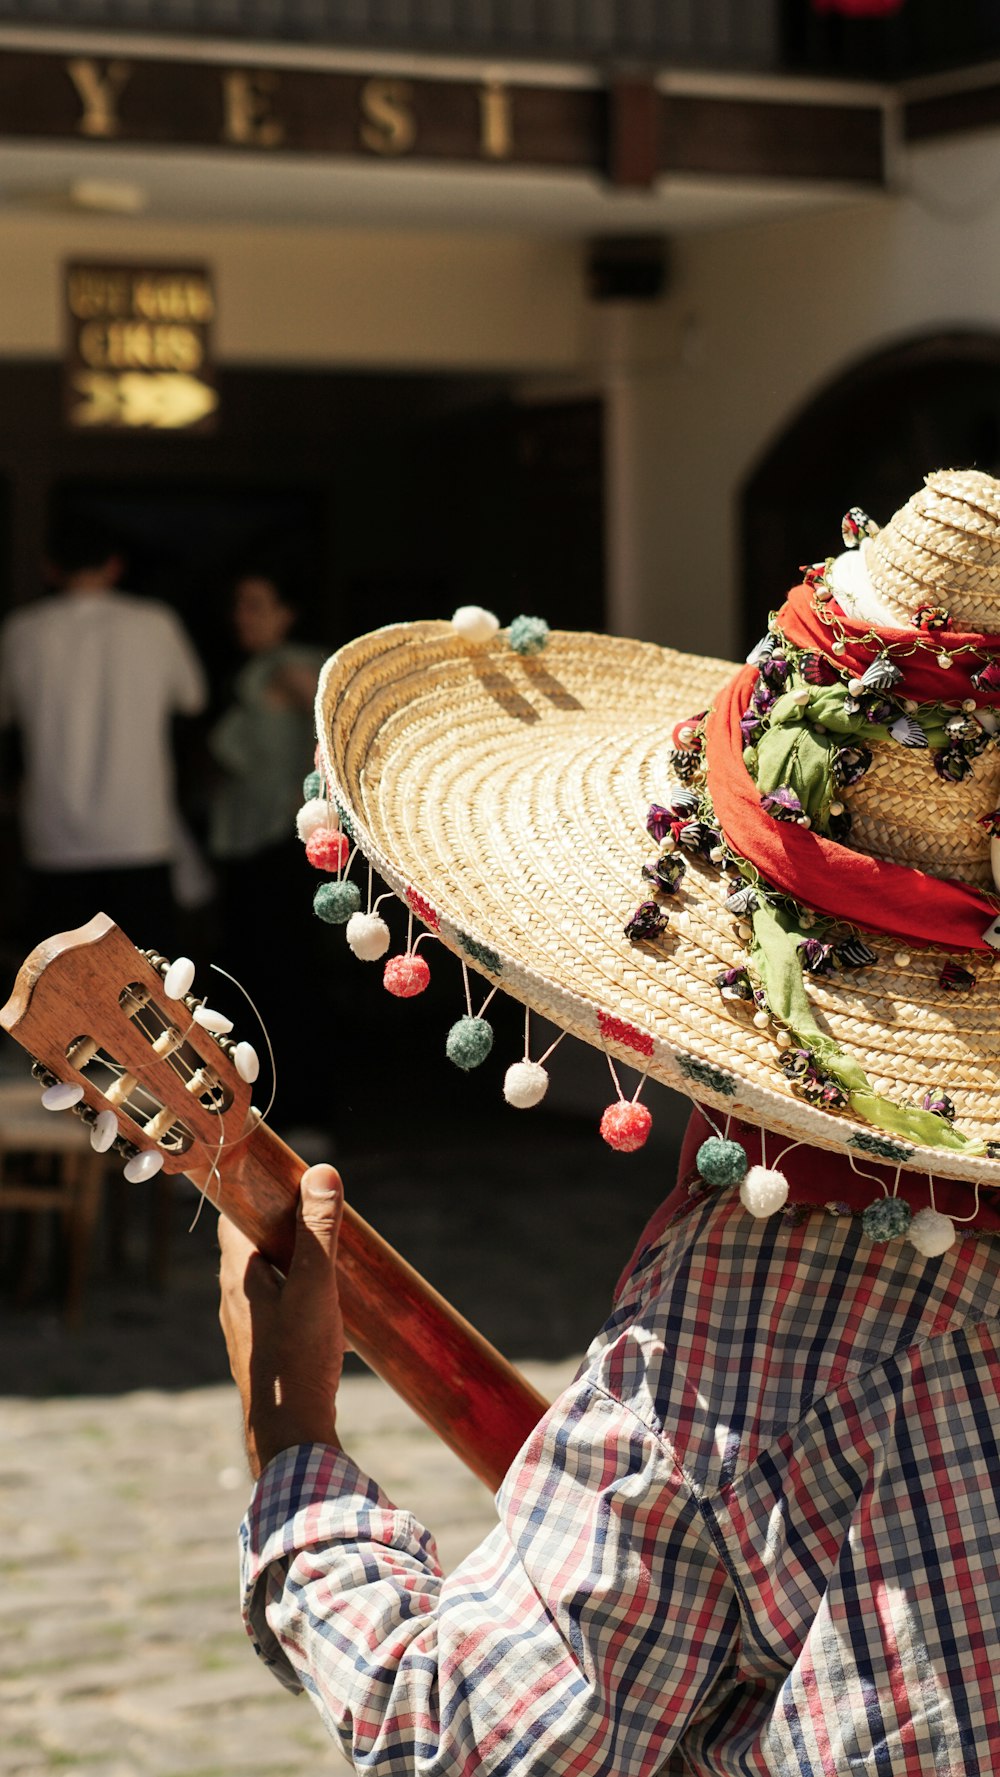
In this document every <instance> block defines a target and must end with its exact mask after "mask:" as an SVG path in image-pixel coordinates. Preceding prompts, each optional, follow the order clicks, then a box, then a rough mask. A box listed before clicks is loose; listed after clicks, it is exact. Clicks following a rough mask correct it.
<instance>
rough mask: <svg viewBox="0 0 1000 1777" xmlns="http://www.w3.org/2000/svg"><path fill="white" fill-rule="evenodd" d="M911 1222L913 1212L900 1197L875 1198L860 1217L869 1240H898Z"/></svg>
mask: <svg viewBox="0 0 1000 1777" xmlns="http://www.w3.org/2000/svg"><path fill="white" fill-rule="evenodd" d="M912 1220H913V1211H912V1210H911V1208H910V1206H909V1204H908V1203H905V1202H904V1201H903V1199H902V1197H877V1198H876V1200H875V1202H874V1203H869V1205H868V1208H867V1209H866V1210H865V1213H864V1215H863V1216H862V1217H861V1226H862V1228H863V1229H864V1231H865V1233H866V1234H867V1236H868V1238H869V1240H898V1239H899V1236H900V1235H901V1234H905V1233H906V1231H907V1229H908V1228H909V1226H910V1223H911V1221H912Z"/></svg>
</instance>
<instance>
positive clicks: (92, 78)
mask: <svg viewBox="0 0 1000 1777" xmlns="http://www.w3.org/2000/svg"><path fill="white" fill-rule="evenodd" d="M118 42H119V43H120V46H121V47H120V48H119V49H118V50H116V52H115V53H114V54H107V53H101V54H98V53H96V52H95V53H94V54H88V53H86V52H84V51H77V52H75V53H68V54H67V53H64V54H55V53H51V52H46V51H40V50H22V49H12V48H10V47H8V46H7V45H4V44H0V140H3V139H16V138H19V137H30V138H32V139H33V140H35V141H43V140H52V139H57V140H61V141H76V142H86V143H91V144H93V145H94V146H95V147H96V148H98V149H99V148H100V145H101V144H107V143H113V144H119V145H121V144H135V145H137V146H145V147H162V146H175V147H186V148H196V149H202V150H216V151H219V152H221V153H226V154H233V155H235V154H268V155H295V154H308V155H329V156H334V157H337V158H347V159H353V160H360V161H368V162H369V163H370V164H372V165H378V164H381V165H382V166H386V167H388V166H395V167H400V166H403V165H411V166H414V165H420V164H422V165H424V166H425V167H426V166H428V165H441V164H451V165H459V166H464V167H466V168H471V167H476V168H477V169H479V170H480V171H481V172H482V173H483V175H484V176H485V177H489V176H490V173H491V171H492V172H493V173H496V172H497V171H499V170H503V169H506V171H507V172H517V171H526V170H527V169H529V168H531V169H534V170H539V171H546V172H549V173H566V172H577V173H583V174H586V175H587V176H589V177H591V178H597V179H602V180H605V181H607V182H608V183H609V184H610V185H611V186H633V187H640V188H641V187H649V186H652V185H654V184H655V182H656V181H657V179H658V178H661V177H662V176H664V175H669V174H687V173H699V174H701V173H707V174H713V175H717V176H721V177H733V176H738V177H741V178H744V177H747V176H756V177H758V178H781V179H788V178H792V179H835V180H837V181H842V182H847V183H852V182H854V183H860V184H871V183H876V184H879V183H882V182H883V181H884V178H885V165H884V162H885V135H886V132H885V120H884V116H883V105H882V102H881V100H880V99H878V98H873V99H872V100H871V102H870V103H869V102H867V101H866V102H859V101H857V100H852V101H851V102H850V103H844V104H841V103H839V102H837V101H836V100H832V101H831V100H824V102H823V103H822V104H819V103H818V102H817V101H816V99H815V98H797V99H793V98H792V97H791V96H784V97H782V98H781V99H780V100H779V99H777V98H776V97H775V96H774V94H769V93H766V92H757V91H755V90H750V89H748V90H746V91H734V92H730V91H721V92H718V93H716V92H710V91H703V90H701V89H693V90H691V91H689V92H685V91H682V90H675V89H674V88H671V90H669V91H667V90H662V89H661V88H660V87H659V86H658V85H657V82H656V80H655V78H654V76H653V74H652V72H650V71H646V72H644V73H642V74H641V75H636V74H628V73H625V74H622V73H621V71H616V70H612V71H611V72H610V74H609V73H608V72H607V71H606V70H599V69H596V68H595V69H594V70H592V71H591V72H589V73H585V74H584V75H582V77H581V78H580V79H579V81H575V80H574V81H572V82H563V81H559V80H558V79H555V78H553V79H551V80H549V79H547V78H546V75H545V72H544V71H541V72H535V71H534V70H532V71H531V72H530V73H529V72H528V71H527V70H526V71H525V72H524V73H523V74H519V75H518V76H517V77H514V76H510V77H505V78H501V77H500V76H499V75H498V74H497V72H496V70H495V69H491V68H490V67H489V66H488V65H486V64H484V65H483V67H482V70H481V72H480V73H477V71H476V69H475V67H474V66H473V68H472V70H471V71H470V69H469V64H468V62H466V63H465V64H464V65H463V67H462V69H461V70H456V72H455V74H454V75H453V76H452V75H450V74H442V73H440V72H438V71H436V70H428V71H426V72H419V73H418V72H414V71H413V70H412V69H411V70H408V71H407V72H400V73H398V74H394V73H391V72H386V70H385V67H384V65H383V66H382V67H380V68H378V69H372V70H370V71H366V70H362V69H359V68H358V67H357V66H356V65H352V66H351V67H316V66H315V65H309V64H308V62H307V63H306V64H305V65H303V66H291V65H287V64H285V63H283V64H282V65H281V66H280V67H268V66H266V65H265V64H263V63H261V62H259V61H257V60H256V59H254V60H249V59H248V60H247V61H245V62H243V63H242V64H241V63H240V62H239V61H238V60H235V59H234V61H233V62H231V63H220V62H218V61H216V60H215V59H212V60H202V61H195V60H186V61H185V60H181V59H179V58H178V57H176V56H175V55H171V54H157V55H151V54H149V53H148V50H144V49H143V47H141V46H139V45H137V46H136V47H135V48H133V47H132V41H131V40H130V38H129V36H128V33H127V32H123V33H121V34H120V37H119V39H118Z"/></svg>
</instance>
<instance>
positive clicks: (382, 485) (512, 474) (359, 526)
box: [0, 363, 604, 647]
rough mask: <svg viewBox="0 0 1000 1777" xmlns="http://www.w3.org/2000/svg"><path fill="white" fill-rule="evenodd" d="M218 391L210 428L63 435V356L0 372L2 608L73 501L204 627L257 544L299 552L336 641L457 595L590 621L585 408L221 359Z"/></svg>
mask: <svg viewBox="0 0 1000 1777" xmlns="http://www.w3.org/2000/svg"><path fill="white" fill-rule="evenodd" d="M220 392H221V401H222V406H221V416H220V424H219V427H218V429H217V431H216V432H215V433H214V434H212V435H211V436H204V437H203V436H196V435H193V434H174V435H172V436H171V435H169V434H157V435H147V434H140V435H136V434H130V435H127V436H126V435H123V434H120V433H103V434H94V435H90V434H85V433H80V432H76V433H73V432H70V431H68V430H67V428H66V427H65V425H64V423H63V419H62V404H61V385H60V370H59V367H58V365H55V364H50V363H21V364H0V487H2V486H6V487H7V488H8V489H9V495H10V513H9V518H10V522H9V524H8V525H6V526H4V525H3V523H2V520H3V517H4V513H3V509H2V506H0V594H2V595H3V604H4V605H5V606H6V605H9V604H11V603H13V602H17V601H18V600H20V599H24V598H27V597H31V596H32V595H33V594H34V593H35V592H36V591H37V590H38V588H39V585H40V564H41V557H42V547H43V538H44V534H45V528H46V524H47V521H48V519H49V518H50V516H51V515H52V512H53V508H56V509H58V508H59V507H60V506H62V507H65V506H66V505H67V504H69V505H72V506H73V507H74V508H76V509H80V508H81V507H82V508H83V509H88V508H89V509H91V510H94V511H96V512H99V513H100V515H101V516H103V517H105V518H110V519H112V520H113V521H114V522H116V523H120V524H121V525H122V526H123V527H124V529H125V531H126V534H127V541H128V542H129V546H130V553H131V563H132V568H133V577H134V578H135V579H136V589H137V590H142V591H149V592H157V593H158V594H159V595H160V596H163V597H166V598H167V599H168V600H170V602H172V603H176V604H177V605H178V606H179V607H180V608H181V609H183V610H184V611H185V614H190V613H194V614H195V616H196V617H197V618H198V620H199V621H201V622H202V623H205V622H206V621H207V615H206V609H207V608H206V600H208V601H209V603H210V602H211V598H212V596H213V593H212V589H213V587H217V586H218V584H219V583H220V581H224V580H225V578H226V575H227V573H228V572H229V571H230V570H231V569H232V567H233V566H234V565H238V563H239V561H240V559H241V558H242V557H243V556H244V555H245V554H246V552H247V549H248V548H251V549H252V548H255V547H257V546H258V545H259V544H260V543H261V542H266V543H267V544H268V546H269V547H273V546H277V545H278V544H279V543H280V544H281V546H283V547H285V548H288V549H289V550H291V551H292V553H293V554H296V555H297V557H298V560H299V564H300V569H301V572H302V573H303V575H304V576H306V577H307V578H309V579H310V580H312V581H313V583H314V585H313V593H314V600H315V605H316V609H317V615H318V624H317V639H318V640H321V641H324V642H326V643H327V644H328V645H329V646H331V647H333V646H336V645H337V644H338V643H340V642H342V641H344V640H346V639H347V638H348V637H349V636H350V635H352V634H356V633H357V632H359V631H361V630H364V629H370V628H373V627H375V626H376V625H378V624H382V623H387V622H392V621H395V620H398V619H402V618H415V617H439V616H445V617H446V616H448V615H450V613H451V611H452V610H453V609H454V607H455V606H456V605H457V604H464V603H471V602H475V603H478V604H485V605H488V606H490V607H491V608H493V609H495V610H496V612H497V615H498V616H499V617H500V619H501V621H502V622H506V621H508V620H509V619H510V617H512V616H515V615H516V614H517V613H518V612H519V611H522V610H530V611H533V612H537V613H538V614H540V615H543V616H545V617H547V618H548V620H549V622H550V623H552V624H553V625H568V626H573V627H586V628H598V629H599V628H601V627H602V624H603V618H604V588H603V531H602V516H601V508H602V501H601V499H600V482H601V475H602V459H601V409H600V405H599V403H597V402H594V401H566V402H557V403H550V404H547V405H545V406H543V407H537V406H532V407H527V408H526V407H522V406H521V405H520V404H519V403H518V400H517V394H516V387H515V385H514V383H513V381H512V380H511V379H509V378H504V377H497V376H487V375H474V374H468V375H437V374H427V375H416V374H413V375H400V374H385V375H382V374H378V373H372V374H355V373H353V372H352V373H339V372H333V371H312V370H303V371H289V370H266V369H264V370H258V369H247V368H233V367H230V368H228V369H226V370H225V371H224V373H223V374H222V377H221V379H220ZM526 441H527V442H526ZM139 582H141V584H139Z"/></svg>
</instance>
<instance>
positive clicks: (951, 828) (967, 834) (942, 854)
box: [841, 740, 1000, 890]
mask: <svg viewBox="0 0 1000 1777" xmlns="http://www.w3.org/2000/svg"><path fill="white" fill-rule="evenodd" d="M971 764H972V769H971V771H970V773H969V776H968V777H967V778H965V779H964V780H963V781H962V783H960V784H952V783H945V782H944V781H943V780H942V779H941V778H940V777H939V776H938V774H937V772H936V771H935V769H934V765H933V762H932V760H931V755H930V752H929V751H928V752H918V751H916V750H913V751H911V750H910V749H909V748H907V747H901V746H899V745H897V743H896V742H895V741H892V740H890V741H883V742H881V743H876V744H874V745H873V746H872V763H871V765H870V767H869V769H868V770H867V771H866V773H865V775H864V777H863V778H861V779H860V781H859V782H858V783H857V784H855V785H854V786H853V787H852V788H850V789H847V790H844V791H842V792H841V800H842V802H843V803H844V805H845V807H846V808H848V809H849V810H850V814H851V846H852V848H853V849H854V850H855V851H861V852H867V853H868V855H869V856H870V857H873V858H885V859H887V860H889V861H890V862H891V863H894V864H910V865H912V866H913V868H914V869H916V870H926V871H927V872H928V874H929V875H931V876H941V877H944V878H945V879H951V880H955V881H959V882H968V883H972V885H973V886H974V887H975V888H985V889H990V890H992V888H993V875H992V872H991V870H990V842H989V838H988V836H987V834H986V832H985V831H984V829H983V828H982V827H981V826H980V825H979V817H980V816H981V815H985V814H992V812H993V810H994V809H995V808H996V807H997V804H998V803H1000V752H998V751H995V750H994V749H993V748H992V747H991V748H990V749H989V751H988V752H985V753H981V754H980V756H979V758H978V759H973V760H972V762H971Z"/></svg>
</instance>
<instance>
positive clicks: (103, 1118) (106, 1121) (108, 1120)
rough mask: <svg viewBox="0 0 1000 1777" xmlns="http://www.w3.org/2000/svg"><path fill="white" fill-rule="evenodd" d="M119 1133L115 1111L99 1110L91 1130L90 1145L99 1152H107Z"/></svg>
mask: <svg viewBox="0 0 1000 1777" xmlns="http://www.w3.org/2000/svg"><path fill="white" fill-rule="evenodd" d="M117 1135H118V1118H117V1117H116V1116H115V1113H114V1111H99V1112H98V1114H97V1117H96V1119H95V1121H94V1123H93V1124H92V1125H91V1130H90V1145H91V1147H92V1148H94V1149H95V1150H96V1152H97V1153H98V1154H106V1153H107V1151H108V1149H109V1148H110V1147H111V1146H112V1145H113V1143H114V1141H115V1139H116V1137H117Z"/></svg>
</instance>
